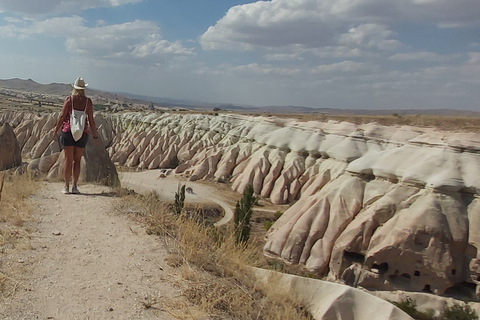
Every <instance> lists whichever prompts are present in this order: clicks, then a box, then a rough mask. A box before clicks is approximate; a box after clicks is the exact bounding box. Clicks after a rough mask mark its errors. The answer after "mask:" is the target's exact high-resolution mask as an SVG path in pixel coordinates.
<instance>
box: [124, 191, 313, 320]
mask: <svg viewBox="0 0 480 320" xmlns="http://www.w3.org/2000/svg"><path fill="white" fill-rule="evenodd" d="M116 209H117V211H118V212H120V213H123V214H130V215H132V216H133V217H134V219H137V220H139V221H142V222H144V223H146V224H147V226H148V229H147V230H148V232H149V233H151V234H156V235H159V236H160V237H161V238H162V239H163V240H164V241H165V243H166V246H167V250H168V251H169V253H170V255H169V256H168V257H167V259H166V263H167V264H168V265H170V266H173V267H178V268H181V269H180V270H181V274H182V277H183V283H184V284H186V285H185V287H184V290H183V294H184V296H185V297H186V298H187V299H188V300H190V301H191V302H193V303H194V304H195V305H197V306H199V307H200V308H201V309H202V310H204V311H206V312H207V313H208V314H210V315H211V316H212V317H213V318H214V319H217V318H218V319H264V320H270V319H272V320H273V319H312V317H311V316H310V315H309V313H308V312H306V311H305V310H304V308H303V307H301V306H300V305H299V304H298V303H296V302H295V301H294V300H293V299H292V298H291V297H289V296H288V295H286V294H281V293H279V290H268V289H267V290H263V291H262V292H261V291H260V290H259V289H258V288H256V286H255V281H254V277H253V275H252V274H251V273H250V272H251V268H250V266H259V265H261V264H263V258H262V257H261V253H260V252H259V250H258V248H256V246H255V245H253V244H247V245H244V246H237V245H235V239H234V236H233V232H232V231H233V230H231V229H229V228H224V229H217V228H214V227H208V226H206V225H205V224H203V223H198V221H194V220H192V219H189V218H187V217H186V216H185V215H182V216H175V215H174V214H173V213H171V212H172V210H171V209H170V205H169V204H166V203H164V202H162V201H160V200H159V197H158V195H155V194H154V193H151V194H148V195H146V196H139V195H129V196H126V197H122V198H121V199H120V200H119V201H118V204H117V206H116Z"/></svg>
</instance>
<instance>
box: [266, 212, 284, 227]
mask: <svg viewBox="0 0 480 320" xmlns="http://www.w3.org/2000/svg"><path fill="white" fill-rule="evenodd" d="M282 215H283V212H281V211H277V212H275V214H274V215H273V221H272V220H264V221H263V227H264V228H265V230H267V231H268V230H269V229H270V228H271V227H272V225H273V223H274V222H275V221H277V220H278V219H279V218H280V217H281V216H282Z"/></svg>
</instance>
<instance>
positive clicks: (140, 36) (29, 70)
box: [0, 0, 480, 111]
mask: <svg viewBox="0 0 480 320" xmlns="http://www.w3.org/2000/svg"><path fill="white" fill-rule="evenodd" d="M0 63H1V64H0V79H11V78H22V79H29V78H30V79H33V80H34V81H36V82H39V83H43V84H48V83H54V82H55V83H72V82H73V81H74V80H75V79H76V78H77V77H80V76H81V77H83V78H84V79H85V80H86V82H88V83H89V86H90V87H92V88H95V89H100V90H106V91H110V92H128V93H133V94H139V95H149V96H155V97H163V98H171V99H181V100H191V101H199V102H206V103H232V104H239V105H248V106H272V105H279V106H306V107H313V108H338V109H392V110H393V109H437V108H441V109H462V110H478V111H480V0H272V1H239V0H81V1H80V0H42V1H39V0H22V1H18V0H0Z"/></svg>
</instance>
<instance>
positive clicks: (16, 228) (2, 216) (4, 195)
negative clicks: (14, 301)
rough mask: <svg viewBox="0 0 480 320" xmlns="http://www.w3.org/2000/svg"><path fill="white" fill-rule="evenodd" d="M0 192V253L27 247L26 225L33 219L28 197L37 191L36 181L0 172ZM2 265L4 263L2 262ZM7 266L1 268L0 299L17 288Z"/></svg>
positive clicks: (28, 177)
mask: <svg viewBox="0 0 480 320" xmlns="http://www.w3.org/2000/svg"><path fill="white" fill-rule="evenodd" d="M0 181H2V183H3V186H2V191H1V199H0V252H1V253H2V254H5V253H7V252H9V251H11V250H13V249H14V248H29V247H30V243H29V242H28V240H27V239H28V238H27V237H26V236H27V235H28V233H29V230H28V228H27V225H26V222H28V221H30V220H31V219H32V216H31V210H32V208H31V207H30V205H29V204H28V201H26V200H27V198H28V196H30V195H31V194H33V193H34V192H35V190H36V189H37V188H38V182H37V181H36V180H35V179H33V178H32V177H31V176H29V175H23V176H14V175H13V174H12V173H11V172H9V171H3V172H0ZM3 262H4V261H3ZM14 271H15V270H10V269H9V267H8V266H7V264H3V263H2V265H0V296H1V297H5V296H10V295H12V294H13V292H14V291H15V288H16V287H17V286H18V283H17V281H16V280H15V275H14Z"/></svg>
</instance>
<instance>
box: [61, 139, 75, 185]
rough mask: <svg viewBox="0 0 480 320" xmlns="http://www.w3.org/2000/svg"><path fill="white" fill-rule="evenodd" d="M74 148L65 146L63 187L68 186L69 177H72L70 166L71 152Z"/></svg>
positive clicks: (71, 162) (71, 163) (71, 160)
mask: <svg viewBox="0 0 480 320" xmlns="http://www.w3.org/2000/svg"><path fill="white" fill-rule="evenodd" d="M74 148H75V147H74V146H65V147H64V149H63V150H64V151H63V152H64V153H65V165H64V166H63V178H64V179H65V187H67V188H68V187H69V186H70V177H71V176H72V166H73V152H74Z"/></svg>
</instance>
